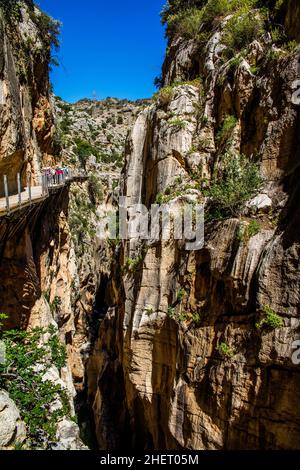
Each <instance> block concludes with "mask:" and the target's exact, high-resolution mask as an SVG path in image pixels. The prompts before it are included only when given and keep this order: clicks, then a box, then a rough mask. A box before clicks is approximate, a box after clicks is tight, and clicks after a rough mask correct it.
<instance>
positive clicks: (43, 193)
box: [42, 173, 45, 196]
mask: <svg viewBox="0 0 300 470" xmlns="http://www.w3.org/2000/svg"><path fill="white" fill-rule="evenodd" d="M42 195H43V196H45V175H44V173H43V174H42Z"/></svg>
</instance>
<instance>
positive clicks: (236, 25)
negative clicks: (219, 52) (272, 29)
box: [223, 11, 265, 59]
mask: <svg viewBox="0 0 300 470" xmlns="http://www.w3.org/2000/svg"><path fill="white" fill-rule="evenodd" d="M264 31H265V30H264V18H263V16H262V15H261V14H259V13H256V14H253V13H249V12H247V13H245V12H243V11H239V12H237V13H236V14H235V15H234V16H233V17H232V18H230V20H229V21H228V23H227V24H226V26H225V30H224V35H223V43H224V44H225V45H226V50H225V51H224V55H225V57H226V58H227V59H230V58H231V57H234V56H235V55H236V54H237V53H238V52H239V51H241V50H242V49H244V48H245V47H247V46H248V45H249V44H250V43H251V42H253V41H254V39H259V38H260V37H261V36H262V35H263V33H264Z"/></svg>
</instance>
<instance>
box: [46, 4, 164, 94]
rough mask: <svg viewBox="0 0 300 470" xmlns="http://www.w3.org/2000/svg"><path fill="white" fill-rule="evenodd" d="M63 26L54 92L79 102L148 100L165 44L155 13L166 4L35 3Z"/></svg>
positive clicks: (160, 63) (53, 73)
mask: <svg viewBox="0 0 300 470" xmlns="http://www.w3.org/2000/svg"><path fill="white" fill-rule="evenodd" d="M37 3H38V4H39V5H40V7H41V8H42V9H43V10H44V11H45V12H46V13H48V14H50V15H51V16H53V17H54V18H56V19H58V20H60V21H61V22H62V23H63V26H62V32H61V48H60V51H59V53H58V58H59V61H60V63H61V65H60V66H59V67H58V68H56V67H55V70H54V71H53V72H52V74H51V75H52V76H51V79H52V83H53V85H54V92H55V93H56V94H57V95H58V96H61V97H62V98H63V99H65V100H66V101H69V102H74V101H77V100H79V99H81V98H85V97H86V98H92V97H93V94H94V95H95V94H96V97H97V99H102V98H106V97H107V96H113V97H118V98H128V99H137V98H146V97H150V96H151V95H152V94H153V92H154V90H155V89H154V85H153V80H154V77H155V76H157V75H159V74H160V71H161V65H162V62H163V59H164V54H165V48H166V43H165V39H164V30H163V27H162V26H161V24H160V17H159V13H160V11H161V9H162V7H163V5H164V4H165V3H166V0H123V1H122V0H37Z"/></svg>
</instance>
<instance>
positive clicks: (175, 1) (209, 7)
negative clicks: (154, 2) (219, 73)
mask: <svg viewBox="0 0 300 470" xmlns="http://www.w3.org/2000/svg"><path fill="white" fill-rule="evenodd" d="M284 4H285V2H284V0H169V1H168V2H167V4H166V6H165V7H164V9H163V11H162V13H161V19H162V23H163V24H164V25H165V26H166V36H167V38H168V39H169V40H172V39H173V38H174V37H175V36H181V37H184V38H187V39H198V40H203V41H204V42H206V41H207V40H208V38H209V36H210V34H211V30H212V27H213V26H214V25H216V24H218V23H219V22H220V21H221V20H222V19H224V17H225V16H227V15H232V16H231V18H230V19H229V21H228V23H227V25H226V26H225V31H224V33H225V34H224V43H225V45H226V46H227V55H230V56H233V55H234V53H235V52H236V51H240V50H242V49H243V48H244V47H246V46H247V45H248V44H250V43H251V42H252V41H253V40H254V39H258V38H259V37H261V36H262V35H263V33H264V32H265V31H267V30H268V31H270V32H272V30H273V27H272V23H273V22H274V20H275V19H276V23H278V22H279V24H277V29H278V28H279V29H280V37H278V35H277V39H279V40H280V41H283V42H284V41H285V40H286V39H287V38H286V37H285V34H284V28H283V27H282V26H281V25H280V12H281V10H282V9H283V7H284ZM254 9H255V14H253V10H254ZM273 39H274V38H273ZM274 42H276V41H274ZM228 49H229V52H228Z"/></svg>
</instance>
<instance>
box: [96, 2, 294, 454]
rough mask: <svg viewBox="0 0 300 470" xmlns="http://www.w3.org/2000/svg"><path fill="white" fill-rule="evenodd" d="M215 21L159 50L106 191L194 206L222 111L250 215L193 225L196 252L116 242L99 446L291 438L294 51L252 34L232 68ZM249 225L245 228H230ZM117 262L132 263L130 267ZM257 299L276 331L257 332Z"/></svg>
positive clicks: (101, 353)
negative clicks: (117, 182) (116, 182)
mask: <svg viewBox="0 0 300 470" xmlns="http://www.w3.org/2000/svg"><path fill="white" fill-rule="evenodd" d="M291 3H292V2H291ZM288 11H289V15H290V18H291V17H292V13H291V11H290V10H288ZM297 21H298V23H297V24H299V18H297ZM225 22H226V19H224V20H222V21H219V22H217V24H216V25H215V26H214V31H213V34H211V36H210V39H209V40H208V42H207V44H206V45H205V46H203V45H200V46H199V44H197V43H195V42H193V41H192V40H186V39H182V38H180V37H176V38H175V39H174V41H173V42H172V43H171V44H170V47H169V51H170V52H169V55H168V57H167V59H166V63H165V66H164V77H163V78H164V84H165V85H171V84H174V82H177V84H176V85H175V86H173V88H172V92H170V90H168V99H167V100H164V101H163V100H158V102H156V103H155V104H153V105H152V106H150V107H149V108H148V109H146V110H145V111H143V112H142V113H141V114H140V115H139V117H138V119H137V121H136V123H135V125H134V128H133V131H132V133H131V136H130V138H129V140H128V142H127V158H126V165H125V168H124V171H123V177H122V184H121V194H122V195H123V196H124V197H125V200H126V201H127V204H128V206H129V207H132V206H133V205H134V204H136V203H143V204H144V205H146V206H147V207H149V206H150V204H151V203H153V202H155V200H156V201H157V200H158V196H159V197H160V199H161V196H162V195H163V196H164V197H165V196H167V197H168V200H169V201H178V200H183V199H186V198H187V199H192V200H194V201H199V202H200V201H203V200H204V199H205V198H204V195H203V192H202V190H201V189H199V185H197V184H196V183H197V182H199V181H203V180H206V181H207V183H208V184H209V181H210V180H211V178H212V177H213V174H214V173H215V172H216V171H217V170H218V169H219V168H221V167H222V164H223V163H222V155H224V140H223V138H222V136H220V133H219V130H220V128H221V127H222V123H223V122H224V118H225V117H226V116H235V117H236V119H235V121H234V125H233V126H232V129H231V135H230V137H231V138H230V143H229V144H228V145H229V147H230V149H231V150H232V151H235V152H239V153H241V154H242V153H243V154H245V155H246V156H247V157H248V158H250V157H251V156H253V155H255V156H257V158H258V161H259V168H260V173H261V176H262V177H263V185H262V187H261V189H260V192H261V194H260V196H259V197H258V198H256V199H255V200H254V201H252V208H253V209H252V211H251V212H250V210H249V209H244V211H243V212H242V213H241V215H240V217H234V218H232V217H231V218H229V217H227V219H226V220H221V221H220V220H219V221H216V220H215V221H213V222H207V223H206V225H205V232H206V233H205V245H204V247H203V248H202V249H201V250H197V251H186V250H185V244H184V243H182V242H177V241H174V240H169V241H163V240H161V241H159V242H150V241H143V242H141V241H140V240H136V239H132V240H130V241H128V242H123V243H122V244H120V245H119V246H118V247H117V248H116V249H115V255H114V256H115V258H116V260H117V261H116V264H115V269H114V271H113V272H112V281H111V283H110V285H109V286H108V287H107V289H106V296H105V303H106V305H107V309H108V310H107V314H106V316H105V318H104V320H103V322H102V323H101V325H100V328H99V334H98V340H97V342H96V345H95V347H94V352H93V355H92V356H91V358H90V361H89V366H88V378H89V398H90V401H91V403H92V404H93V409H94V416H95V422H96V430H97V436H98V441H99V445H100V447H101V448H106V449H116V448H121V447H122V446H124V447H126V446H132V447H133V448H149V449H153V448H159V449H165V448H166V449H181V448H189V449H259V448H261V449H295V448H299V445H300V424H299V423H300V422H299V418H300V408H299V398H300V397H299V390H300V375H299V366H297V365H293V363H292V359H291V357H292V351H293V350H292V344H293V341H295V340H298V339H299V297H300V290H299V274H300V273H299V262H298V259H299V250H300V245H299V239H300V238H299V236H300V233H299V218H300V212H299V207H298V202H297V201H298V200H299V192H300V186H299V183H300V180H299V163H298V162H299V135H300V133H299V131H300V128H299V123H300V121H299V107H297V106H295V105H293V104H292V100H291V97H292V93H293V83H294V81H295V80H297V79H298V80H299V48H298V49H297V50H296V51H294V52H293V53H284V52H282V53H276V52H275V54H271V55H268V54H267V51H268V50H269V48H270V47H271V48H273V49H274V51H275V50H276V48H274V46H272V45H270V37H269V36H268V34H267V35H266V36H265V37H264V39H263V41H261V42H259V41H254V42H252V43H251V44H250V45H249V47H248V52H247V54H246V55H245V56H244V57H243V58H242V59H241V60H240V61H239V62H238V64H237V65H236V66H235V67H232V64H231V63H230V61H229V62H225V63H224V62H222V61H221V60H220V53H221V51H222V48H223V45H222V31H223V28H224V24H225ZM253 64H256V65H257V67H258V71H257V69H256V70H254V68H253V67H252V65H253ZM199 75H200V76H201V80H200V84H199V81H198V82H197V83H196V82H194V83H193V82H192V80H194V79H195V78H196V77H199ZM187 81H189V82H187ZM178 82H181V83H182V84H180V83H178ZM207 210H209V209H208V206H207ZM253 219H255V220H256V222H257V223H258V224H259V230H257V231H256V233H255V234H252V235H249V236H244V237H241V236H240V233H244V232H243V230H244V229H245V227H248V226H249V224H250V223H251V220H253ZM128 259H130V260H138V261H137V262H136V263H133V264H132V266H134V268H133V267H132V269H128ZM118 263H119V264H121V267H122V266H123V268H121V269H118V268H117V265H118ZM179 292H180V295H179ZM266 307H269V308H270V309H271V310H272V311H273V312H274V313H275V312H276V314H277V315H278V317H280V319H281V320H280V322H279V325H280V326H279V327H277V328H274V329H272V328H270V329H268V328H267V329H264V328H258V327H257V326H256V324H257V323H259V322H260V321H261V319H262V313H263V311H264V309H265V308H266ZM176 312H177V313H176ZM178 312H179V314H178ZM277 326H278V325H277ZM222 344H223V350H222V347H221V348H220V345H222ZM129 430H130V432H129Z"/></svg>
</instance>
